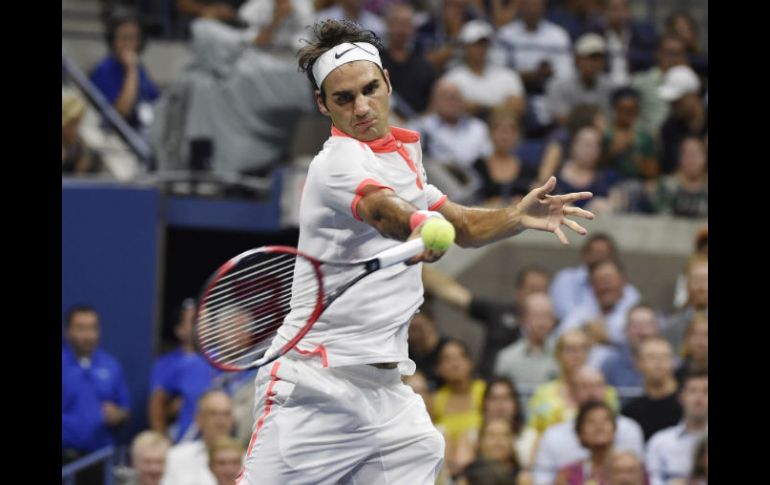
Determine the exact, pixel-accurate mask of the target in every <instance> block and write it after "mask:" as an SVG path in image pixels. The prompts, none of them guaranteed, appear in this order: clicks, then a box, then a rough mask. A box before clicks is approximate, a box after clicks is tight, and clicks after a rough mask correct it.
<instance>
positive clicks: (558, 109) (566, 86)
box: [546, 33, 612, 125]
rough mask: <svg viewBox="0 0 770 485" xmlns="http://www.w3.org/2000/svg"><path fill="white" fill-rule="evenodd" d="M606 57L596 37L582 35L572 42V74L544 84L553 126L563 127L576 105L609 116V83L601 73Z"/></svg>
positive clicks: (603, 43) (597, 36)
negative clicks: (597, 108) (554, 124)
mask: <svg viewBox="0 0 770 485" xmlns="http://www.w3.org/2000/svg"><path fill="white" fill-rule="evenodd" d="M606 54H607V45H606V43H605V42H604V38H603V37H602V36H600V35H599V34H594V33H590V34H585V35H583V36H581V37H580V38H579V39H578V40H577V41H576V42H575V60H574V62H575V68H576V71H575V73H574V74H573V75H571V76H569V77H564V78H561V79H554V80H552V81H550V82H549V83H548V84H547V85H546V102H547V104H548V109H549V110H550V112H551V115H552V116H553V118H554V119H555V120H556V122H557V123H559V124H560V125H564V124H565V123H566V122H567V117H568V116H569V113H570V112H571V111H572V109H573V108H574V107H575V106H577V105H579V104H593V105H596V106H599V108H600V109H601V110H602V112H603V113H604V114H605V115H607V114H609V112H610V109H609V108H610V94H611V93H612V84H611V83H610V80H609V78H608V77H607V75H606V74H604V66H605V62H606Z"/></svg>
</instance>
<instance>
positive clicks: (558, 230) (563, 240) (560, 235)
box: [553, 227, 569, 246]
mask: <svg viewBox="0 0 770 485" xmlns="http://www.w3.org/2000/svg"><path fill="white" fill-rule="evenodd" d="M553 232H554V234H556V236H557V237H558V238H559V241H561V243H562V244H564V245H565V246H569V241H568V240H567V236H565V235H564V233H563V232H561V228H559V227H557V228H556V230H554V231H553Z"/></svg>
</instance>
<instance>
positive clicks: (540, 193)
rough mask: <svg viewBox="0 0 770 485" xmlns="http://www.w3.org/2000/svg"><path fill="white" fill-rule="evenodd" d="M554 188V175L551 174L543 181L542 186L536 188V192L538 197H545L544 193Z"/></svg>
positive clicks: (546, 193)
mask: <svg viewBox="0 0 770 485" xmlns="http://www.w3.org/2000/svg"><path fill="white" fill-rule="evenodd" d="M555 188H556V177H554V176H553V175H551V176H550V177H549V178H548V180H547V181H546V182H545V184H543V186H542V187H540V188H539V189H538V193H537V196H538V198H540V199H543V198H545V197H546V195H548V194H549V193H551V192H552V191H553V189H555Z"/></svg>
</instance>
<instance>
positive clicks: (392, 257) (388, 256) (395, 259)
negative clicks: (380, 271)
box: [375, 237, 425, 268]
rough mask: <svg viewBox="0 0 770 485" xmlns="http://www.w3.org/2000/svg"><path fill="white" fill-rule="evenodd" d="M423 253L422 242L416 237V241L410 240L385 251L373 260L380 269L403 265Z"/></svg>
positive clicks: (423, 245) (423, 244)
mask: <svg viewBox="0 0 770 485" xmlns="http://www.w3.org/2000/svg"><path fill="white" fill-rule="evenodd" d="M423 251H425V243H423V242H422V238H420V237H418V238H417V239H412V240H411V241H407V242H405V243H402V244H399V245H398V246H395V247H392V248H390V249H386V250H385V251H383V252H381V253H380V254H378V255H377V257H376V258H375V259H376V260H378V261H379V262H380V267H381V268H387V267H388V266H393V265H394V264H397V263H403V262H404V261H406V260H407V259H411V258H412V257H414V256H417V255H418V254H420V253H422V252H423Z"/></svg>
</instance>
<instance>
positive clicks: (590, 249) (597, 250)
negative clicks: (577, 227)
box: [549, 232, 639, 319]
mask: <svg viewBox="0 0 770 485" xmlns="http://www.w3.org/2000/svg"><path fill="white" fill-rule="evenodd" d="M618 256H619V253H618V247H617V244H616V243H615V241H614V240H613V239H612V237H610V236H609V235H608V234H606V233H603V232H595V233H592V234H591V235H589V236H588V237H587V238H586V241H585V242H584V243H583V247H582V248H581V249H580V259H581V263H582V264H581V265H580V266H573V267H570V268H564V269H562V270H560V271H559V272H558V273H556V276H554V278H553V284H551V287H550V291H549V294H550V296H551V301H552V302H553V305H554V310H555V313H556V318H557V319H562V318H564V316H565V315H566V314H567V312H569V311H570V310H572V309H573V308H576V307H579V306H583V305H590V304H593V305H598V302H597V301H596V294H595V293H594V290H593V287H592V286H591V279H590V277H589V274H588V268H589V266H591V265H592V264H593V263H595V262H598V261H601V260H604V259H617V258H618ZM623 294H624V295H628V298H629V299H632V298H636V299H638V298H639V290H637V289H636V288H635V287H634V286H633V285H631V284H630V283H626V285H625V286H624V287H623Z"/></svg>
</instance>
